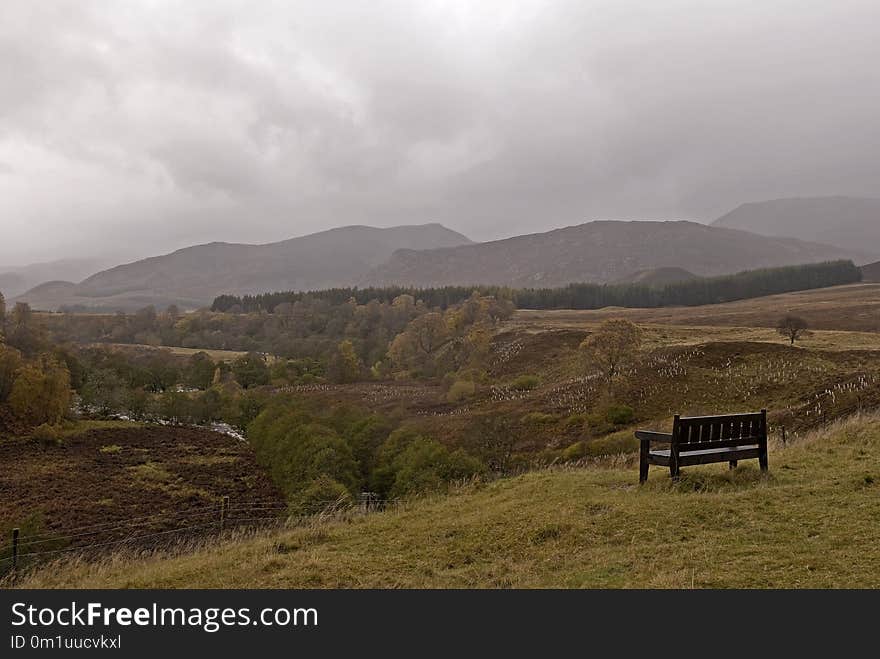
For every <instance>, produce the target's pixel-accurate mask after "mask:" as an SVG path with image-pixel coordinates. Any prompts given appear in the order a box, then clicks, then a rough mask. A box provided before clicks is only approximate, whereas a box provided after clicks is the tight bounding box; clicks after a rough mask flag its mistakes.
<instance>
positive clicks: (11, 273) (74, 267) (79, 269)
mask: <svg viewBox="0 0 880 659" xmlns="http://www.w3.org/2000/svg"><path fill="white" fill-rule="evenodd" d="M109 265H111V263H110V262H109V261H107V260H106V259H103V260H102V259H64V260H60V261H49V262H46V263H32V264H30V265H24V266H17V267H12V268H5V267H3V266H2V265H0V291H2V292H3V294H4V295H5V296H6V297H7V298H14V297H16V296H18V295H21V294H22V293H24V292H25V291H27V290H29V289H31V288H33V287H34V286H37V285H38V284H42V283H44V282H49V281H73V282H77V281H80V280H82V279H84V278H86V277H88V276H89V275H91V274H93V273H95V272H97V271H98V270H101V269H103V268H106V267H108V266H109Z"/></svg>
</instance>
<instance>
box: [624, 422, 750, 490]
mask: <svg viewBox="0 0 880 659" xmlns="http://www.w3.org/2000/svg"><path fill="white" fill-rule="evenodd" d="M635 434H636V439H637V440H639V446H640V450H639V482H640V483H644V482H645V481H646V480H647V479H648V469H649V467H650V466H651V465H658V466H662V467H668V468H669V474H670V475H671V476H672V478H673V479H677V478H678V477H679V470H680V468H681V467H684V466H688V465H702V464H710V463H713V462H728V463H730V467H731V468H733V467H736V466H737V462H738V461H739V460H749V459H757V460H758V463H759V465H760V467H761V471H767V410H761V411H760V412H750V413H747V414H725V415H718V416H691V417H683V416H681V415H678V414H676V415H675V418H674V420H673V423H672V432H671V433H664V432H657V431H654V430H637V431H636V433H635ZM657 444H661V445H664V447H663V448H655V445H657Z"/></svg>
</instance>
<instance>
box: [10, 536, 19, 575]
mask: <svg viewBox="0 0 880 659" xmlns="http://www.w3.org/2000/svg"><path fill="white" fill-rule="evenodd" d="M18 535H19V530H18V529H17V528H14V529H12V572H13V574H14V573H15V569H16V568H17V567H18Z"/></svg>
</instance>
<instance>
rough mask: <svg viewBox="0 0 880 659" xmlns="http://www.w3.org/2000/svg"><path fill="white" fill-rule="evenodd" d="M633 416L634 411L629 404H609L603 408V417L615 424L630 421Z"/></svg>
mask: <svg viewBox="0 0 880 659" xmlns="http://www.w3.org/2000/svg"><path fill="white" fill-rule="evenodd" d="M635 416H636V414H635V411H634V410H633V408H631V407H630V406H629V405H609V406H608V408H607V409H606V410H605V419H606V420H607V421H608V423H613V424H614V425H616V426H623V425H626V424H627V423H632V421H633V419H634V418H635Z"/></svg>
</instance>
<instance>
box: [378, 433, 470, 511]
mask: <svg viewBox="0 0 880 659" xmlns="http://www.w3.org/2000/svg"><path fill="white" fill-rule="evenodd" d="M483 470H484V466H483V463H482V462H480V460H478V459H477V458H474V457H473V456H470V455H468V454H467V453H465V452H464V451H462V450H461V449H458V450H455V451H451V452H450V451H449V450H448V449H447V448H446V447H445V446H443V445H442V444H440V442H437V441H435V440H433V439H430V438H429V437H425V436H423V435H420V434H418V433H417V432H416V431H414V430H412V429H408V428H401V429H398V430H395V431H394V432H392V433H391V434H390V435H389V436H388V439H386V440H385V442H384V443H383V444H382V446H381V448H380V449H379V452H378V459H377V466H376V469H375V471H374V472H373V478H372V482H371V486H372V489H373V490H374V491H376V492H380V493H382V494H383V495H384V494H387V495H389V496H392V497H399V496H403V495H405V494H410V493H416V492H429V491H433V490H437V489H441V488H442V487H443V486H444V485H445V484H447V483H448V482H450V481H453V480H456V479H462V478H468V477H470V476H473V475H474V474H477V473H482V472H483Z"/></svg>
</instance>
